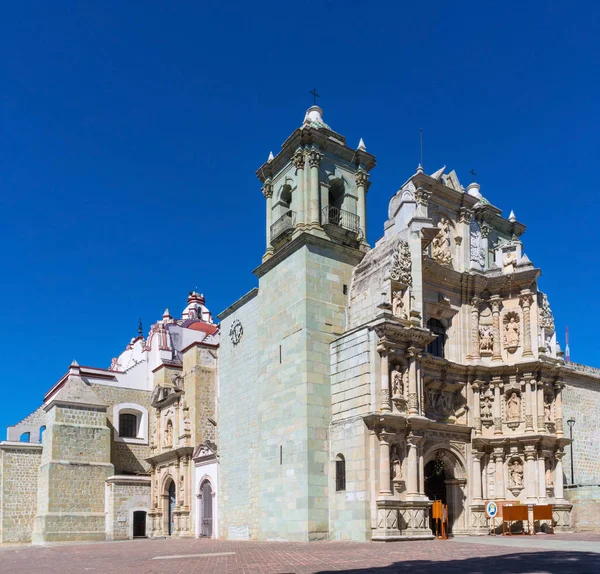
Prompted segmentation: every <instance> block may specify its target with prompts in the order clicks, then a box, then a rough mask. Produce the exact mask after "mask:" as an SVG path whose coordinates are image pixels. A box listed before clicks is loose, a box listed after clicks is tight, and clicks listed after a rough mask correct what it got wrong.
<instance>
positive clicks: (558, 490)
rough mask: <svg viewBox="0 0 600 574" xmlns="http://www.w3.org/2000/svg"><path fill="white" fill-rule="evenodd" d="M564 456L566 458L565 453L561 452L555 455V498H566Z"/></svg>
mask: <svg viewBox="0 0 600 574" xmlns="http://www.w3.org/2000/svg"><path fill="white" fill-rule="evenodd" d="M563 456H565V453H564V452H562V451H560V450H559V451H556V452H555V453H554V458H555V459H556V467H555V469H554V498H564V496H565V492H564V488H563V465H562V459H563Z"/></svg>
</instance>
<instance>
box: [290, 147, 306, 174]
mask: <svg viewBox="0 0 600 574" xmlns="http://www.w3.org/2000/svg"><path fill="white" fill-rule="evenodd" d="M292 163H293V164H294V167H295V168H296V169H304V152H303V151H302V150H301V149H299V150H298V151H297V152H296V153H295V154H294V157H292Z"/></svg>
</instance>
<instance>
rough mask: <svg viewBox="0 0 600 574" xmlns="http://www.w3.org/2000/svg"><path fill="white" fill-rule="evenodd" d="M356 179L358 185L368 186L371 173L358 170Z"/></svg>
mask: <svg viewBox="0 0 600 574" xmlns="http://www.w3.org/2000/svg"><path fill="white" fill-rule="evenodd" d="M354 179H355V181H356V185H357V186H358V187H366V186H367V183H368V182H369V174H368V173H367V172H366V171H363V170H362V169H361V170H358V171H357V172H356V175H355V176H354Z"/></svg>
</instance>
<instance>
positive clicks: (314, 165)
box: [307, 149, 323, 225]
mask: <svg viewBox="0 0 600 574" xmlns="http://www.w3.org/2000/svg"><path fill="white" fill-rule="evenodd" d="M322 157H323V156H322V154H320V153H319V152H318V151H317V150H316V149H312V150H310V152H309V154H308V165H309V166H310V193H309V194H308V211H309V214H308V218H307V220H308V222H309V223H310V224H311V225H319V165H321V159H322Z"/></svg>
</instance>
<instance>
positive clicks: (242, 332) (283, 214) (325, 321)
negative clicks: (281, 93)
mask: <svg viewBox="0 0 600 574" xmlns="http://www.w3.org/2000/svg"><path fill="white" fill-rule="evenodd" d="M374 165H375V158H374V157H373V156H372V155H370V154H369V153H367V151H366V148H365V145H364V143H363V142H362V140H361V142H360V144H359V146H358V148H357V149H352V148H350V147H348V146H347V145H346V139H345V138H344V136H342V135H340V134H338V133H337V132H335V131H333V130H332V129H331V128H330V127H329V126H328V125H327V124H326V123H325V122H324V121H323V111H322V110H321V108H320V107H318V106H316V105H315V106H312V107H311V108H309V109H308V111H307V112H306V115H305V117H304V122H303V123H302V125H301V126H300V127H299V128H297V129H296V130H294V131H293V133H292V134H291V135H290V137H289V138H288V139H287V140H286V141H285V142H284V144H283V146H282V148H281V151H280V152H279V153H278V154H277V155H276V156H273V155H272V154H271V155H270V156H269V159H268V160H267V161H266V162H265V163H264V164H263V165H262V166H261V167H260V168H259V169H258V171H257V175H258V178H259V179H260V181H261V182H262V183H263V193H264V196H265V199H266V220H267V225H266V252H265V254H264V257H263V261H262V264H261V265H260V266H259V267H258V268H257V269H255V271H254V274H255V275H256V276H257V277H258V289H253V290H252V291H250V292H249V293H247V294H246V295H245V296H244V297H242V298H241V299H240V300H239V301H237V302H236V303H234V304H233V305H231V306H230V307H229V308H228V309H226V310H225V311H224V312H223V313H221V314H220V315H219V318H220V319H221V321H222V322H221V329H222V331H223V332H224V333H229V337H224V339H223V340H222V342H221V346H220V348H219V364H220V365H223V368H222V369H221V370H220V374H219V388H220V396H219V399H220V403H219V404H220V407H219V422H218V428H219V441H220V444H221V445H222V446H223V448H222V449H221V450H220V457H221V458H220V469H221V475H220V476H221V477H222V479H223V482H222V485H221V498H220V500H221V503H220V504H221V506H220V509H219V516H220V518H219V520H220V521H221V522H220V524H221V527H222V528H223V529H224V531H225V532H226V535H227V536H228V537H240V538H246V537H248V538H255V539H259V540H268V539H274V538H278V539H287V540H296V541H308V540H319V539H326V538H328V537H329V532H330V529H329V511H328V504H329V483H328V472H329V471H328V469H329V457H330V454H331V453H329V446H328V429H329V425H330V422H331V382H330V373H329V364H330V362H331V358H330V344H331V342H332V341H333V340H334V339H336V338H337V337H339V336H340V335H341V334H342V333H344V331H345V329H346V308H347V305H348V292H349V291H348V288H349V285H350V282H351V280H352V274H353V271H354V269H355V267H356V266H357V265H358V264H359V263H360V261H361V260H362V259H363V257H364V255H365V253H366V252H367V251H368V250H369V246H368V245H367V242H366V231H367V230H366V199H365V197H366V193H367V189H368V175H369V171H370V170H371V169H372V168H373V167H374ZM241 405H243V407H242V406H241ZM282 508H286V509H288V510H287V511H286V512H285V513H282V511H281V509H282Z"/></svg>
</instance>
